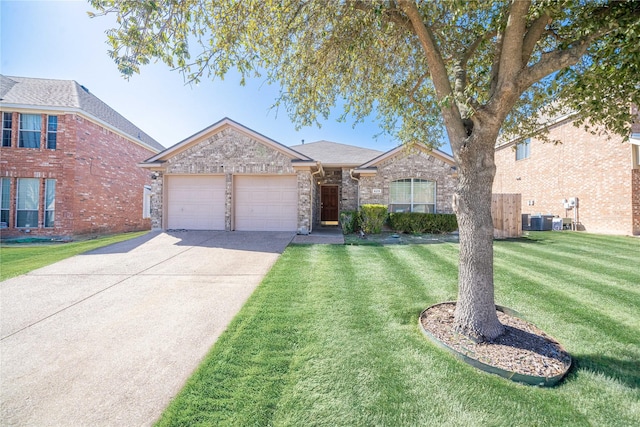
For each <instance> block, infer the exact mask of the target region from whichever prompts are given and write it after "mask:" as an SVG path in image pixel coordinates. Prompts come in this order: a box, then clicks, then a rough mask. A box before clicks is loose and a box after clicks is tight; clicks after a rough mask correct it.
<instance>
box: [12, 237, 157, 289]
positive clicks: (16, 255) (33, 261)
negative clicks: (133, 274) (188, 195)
mask: <svg viewBox="0 0 640 427" xmlns="http://www.w3.org/2000/svg"><path fill="white" fill-rule="evenodd" d="M145 233H147V232H146V231H141V232H136V233H124V234H115V235H111V236H105V237H99V238H97V239H92V240H82V241H77V242H71V243H46V244H43V243H41V244H37V245H36V244H3V245H0V281H2V280H6V279H9V278H11V277H15V276H19V275H21V274H25V273H28V272H30V271H32V270H35V269H36V268H40V267H44V266H47V265H49V264H53V263H54V262H58V261H61V260H63V259H65V258H69V257H72V256H74V255H78V254H81V253H83V252H87V251H90V250H93V249H97V248H101V247H103V246H107V245H111V244H113V243H118V242H122V241H124V240H129V239H132V238H134V237H138V236H142V235H143V234H145Z"/></svg>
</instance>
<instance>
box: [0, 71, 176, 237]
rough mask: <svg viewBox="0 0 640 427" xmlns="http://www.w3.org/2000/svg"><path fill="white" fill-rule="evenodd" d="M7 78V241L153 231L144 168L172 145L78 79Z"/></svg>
mask: <svg viewBox="0 0 640 427" xmlns="http://www.w3.org/2000/svg"><path fill="white" fill-rule="evenodd" d="M0 79H1V80H0V83H1V86H0V111H1V113H0V115H1V116H2V147H1V148H0V181H1V189H2V191H1V193H0V196H1V199H0V207H1V218H0V234H1V236H2V238H3V239H7V238H15V237H21V236H41V237H42V236H47V237H61V238H66V237H71V236H77V235H83V234H105V233H119V232H126V231H134V230H145V229H149V228H150V226H151V222H150V219H148V218H143V200H144V194H145V191H146V192H147V193H148V192H149V190H148V188H150V187H149V186H150V184H151V176H150V174H149V173H148V172H146V171H144V170H142V169H140V168H139V167H137V163H138V162H140V161H142V160H144V159H146V158H148V157H149V156H150V155H153V154H154V153H157V152H159V151H160V150H163V149H164V147H163V146H162V145H160V144H159V143H158V142H157V141H155V140H154V139H153V138H151V137H150V136H148V135H147V134H145V133H144V132H142V131H141V130H140V129H138V128H137V127H136V126H135V125H133V124H132V123H131V122H129V121H128V120H127V119H125V118H124V117H122V116H121V115H120V114H118V113H117V112H116V111H114V110H113V109H111V108H110V107H109V106H108V105H106V104H105V103H104V102H102V101H101V100H99V99H98V98H97V97H95V96H94V95H93V94H91V93H90V92H89V91H88V90H87V89H86V88H85V87H83V86H81V85H79V84H78V83H76V82H75V81H71V80H50V79H34V78H24V77H8V76H4V75H0ZM145 186H147V187H148V188H147V190H145ZM147 216H148V215H147Z"/></svg>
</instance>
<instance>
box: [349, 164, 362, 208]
mask: <svg viewBox="0 0 640 427" xmlns="http://www.w3.org/2000/svg"><path fill="white" fill-rule="evenodd" d="M354 170H355V169H349V177H351V179H352V180H354V181H355V182H357V183H358V186H357V188H356V198H357V203H358V204H357V206H356V210H358V211H359V210H360V178H355V177H354V176H353V171H354Z"/></svg>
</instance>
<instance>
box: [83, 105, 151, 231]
mask: <svg viewBox="0 0 640 427" xmlns="http://www.w3.org/2000/svg"><path fill="white" fill-rule="evenodd" d="M72 122H73V124H72V126H73V127H74V128H75V132H73V134H72V135H73V136H74V137H75V139H76V144H75V145H76V155H75V158H76V165H75V168H76V173H75V179H74V183H73V184H74V187H75V194H74V208H73V210H74V233H76V234H78V233H79V234H87V233H90V234H102V233H122V232H128V231H137V230H148V229H149V228H150V226H151V221H150V220H149V219H143V218H142V204H143V192H144V186H145V185H150V184H151V175H150V173H149V172H148V171H145V170H143V169H141V168H139V167H138V166H137V164H138V163H140V162H142V161H143V160H145V159H147V158H149V157H151V156H152V155H153V154H154V153H153V152H152V151H150V150H148V149H146V148H144V147H142V146H140V145H138V144H135V143H133V142H131V141H129V140H127V139H126V138H124V137H122V136H120V135H118V134H116V133H114V132H112V131H110V130H108V129H106V128H103V127H101V126H99V125H97V124H95V123H93V122H91V121H89V120H86V119H84V118H83V117H81V116H75V117H74V118H73V120H72Z"/></svg>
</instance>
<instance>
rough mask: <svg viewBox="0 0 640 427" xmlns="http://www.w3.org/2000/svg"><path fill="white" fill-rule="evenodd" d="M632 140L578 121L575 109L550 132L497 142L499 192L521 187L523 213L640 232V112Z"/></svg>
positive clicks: (584, 226) (601, 229)
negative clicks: (543, 137)
mask: <svg viewBox="0 0 640 427" xmlns="http://www.w3.org/2000/svg"><path fill="white" fill-rule="evenodd" d="M632 114H634V115H636V117H637V120H636V122H635V123H634V124H633V126H632V134H631V135H630V138H629V142H623V141H622V139H623V138H622V137H619V136H618V137H616V136H613V137H611V138H609V137H607V136H606V135H601V134H598V133H595V134H593V133H591V132H588V131H586V130H584V129H583V128H582V127H576V126H574V120H575V117H574V116H573V115H571V114H568V115H565V116H562V117H558V118H556V119H554V120H552V121H551V123H550V125H549V138H551V139H552V140H557V141H561V142H562V143H561V144H557V145H554V144H552V143H544V142H543V141H542V140H540V139H538V138H535V137H533V138H527V139H514V140H511V141H502V142H501V143H499V144H498V145H497V146H496V154H495V160H496V177H495V180H494V184H493V192H494V193H520V194H521V195H522V213H523V214H532V215H537V214H542V215H553V216H557V217H560V218H566V219H567V220H566V221H567V222H571V223H572V226H573V228H574V229H577V230H584V231H588V232H593V233H604V234H624V235H640V115H638V109H637V108H635V107H634V108H633V110H632Z"/></svg>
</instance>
